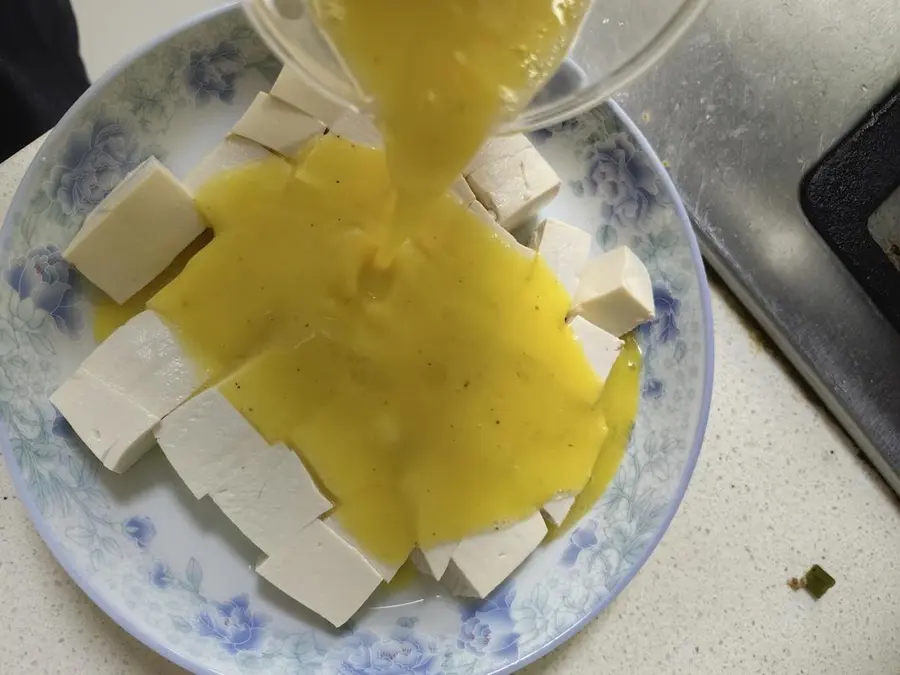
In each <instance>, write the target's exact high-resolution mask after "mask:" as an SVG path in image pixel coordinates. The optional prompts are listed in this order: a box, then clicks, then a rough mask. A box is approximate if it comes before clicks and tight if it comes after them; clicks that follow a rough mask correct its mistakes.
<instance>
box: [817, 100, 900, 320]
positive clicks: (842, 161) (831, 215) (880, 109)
mask: <svg viewBox="0 0 900 675" xmlns="http://www.w3.org/2000/svg"><path fill="white" fill-rule="evenodd" d="M898 188H900V85H898V86H897V88H895V89H894V90H893V91H892V92H891V93H890V94H889V95H888V96H887V97H886V98H885V99H884V100H883V101H882V102H881V103H879V104H878V105H877V106H876V107H875V108H874V109H872V110H871V111H870V112H869V113H868V114H867V115H866V116H865V117H864V118H863V120H862V121H861V122H860V123H859V124H858V125H857V126H856V128H855V129H853V131H851V132H850V133H849V134H847V136H845V137H844V138H843V139H841V140H840V141H839V142H838V143H837V144H836V145H835V146H834V147H833V148H832V149H831V150H829V152H828V153H827V154H826V155H825V157H823V158H822V160H821V161H820V162H819V163H818V164H817V165H816V166H815V167H814V168H813V169H812V170H811V171H810V172H809V173H808V174H807V175H806V176H805V177H804V179H803V182H802V183H801V187H800V200H801V204H802V206H803V211H804V212H805V214H806V217H807V218H808V219H809V222H810V223H811V224H812V225H813V227H815V228H816V230H818V232H819V234H820V235H821V236H822V238H823V239H824V240H825V241H826V242H827V243H828V245H829V246H830V247H831V249H832V250H833V251H834V253H835V254H837V256H838V257H839V258H840V260H841V262H843V263H844V265H845V266H846V267H847V269H848V270H849V271H850V272H851V274H853V276H854V277H855V278H856V280H857V281H858V282H859V283H860V285H861V286H862V287H863V288H864V289H865V291H866V292H867V293H868V294H869V297H870V298H871V299H872V301H873V302H874V303H875V305H876V307H878V309H879V310H880V311H881V313H882V314H883V315H884V316H885V318H887V319H888V321H890V322H891V324H893V326H894V328H895V329H897V330H898V331H900V190H898Z"/></svg>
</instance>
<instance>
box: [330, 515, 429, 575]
mask: <svg viewBox="0 0 900 675" xmlns="http://www.w3.org/2000/svg"><path fill="white" fill-rule="evenodd" d="M322 522H324V523H325V524H326V525H327V526H328V527H329V528H330V529H331V531H332V532H334V533H335V534H337V535H338V536H339V537H340V538H341V539H343V540H344V541H346V542H347V543H348V544H349V545H350V546H352V547H353V548H354V549H356V550H357V551H359V554H360V555H361V556H362V557H363V558H365V559H366V561H367V562H368V563H369V564H370V565H371V566H372V567H374V568H375V570H376V571H377V572H378V574H379V575H380V576H381V578H382V579H383V580H384V581H390V580H391V579H393V578H394V577H395V576H396V575H397V571H398V570H399V569H400V568H401V567H403V563H405V562H406V559H405V558H404V559H403V560H401V561H400V562H399V563H389V562H385V561H384V560H380V559H379V558H376V557H375V556H373V555H370V554H369V553H368V552H367V551H366V550H365V549H364V548H363V547H362V546H361V545H360V544H359V542H358V541H357V540H356V539H355V538H354V537H353V535H351V534H350V533H349V532H347V530H345V529H344V528H343V527H342V526H341V524H340V523H339V522H338V519H337V517H336V516H335V515H330V516H328V517H327V518H323V519H322ZM411 552H412V547H410V553H411Z"/></svg>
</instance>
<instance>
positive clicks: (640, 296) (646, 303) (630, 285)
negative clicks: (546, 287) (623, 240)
mask: <svg viewBox="0 0 900 675" xmlns="http://www.w3.org/2000/svg"><path fill="white" fill-rule="evenodd" d="M573 305H574V307H573V309H574V311H575V313H577V314H578V315H580V316H583V317H584V318H585V319H587V320H588V321H590V322H591V323H592V324H594V325H595V326H599V327H600V328H602V329H603V330H605V331H607V332H609V333H612V334H613V335H618V336H622V335H625V334H626V333H628V332H629V331H631V330H633V329H634V328H636V327H637V326H639V325H640V324H642V323H644V322H646V321H649V320H650V319H652V318H653V317H654V315H655V314H656V311H655V307H654V303H653V284H652V282H651V281H650V273H649V272H648V271H647V268H646V267H645V266H644V263H642V262H641V259H640V258H638V257H637V256H636V255H635V254H634V253H633V252H632V250H631V249H630V248H628V247H627V246H620V247H618V248H614V249H613V250H611V251H607V252H606V253H603V254H602V255H600V256H597V257H596V258H592V259H591V260H589V261H588V264H587V265H586V266H585V268H584V270H583V271H582V272H581V281H580V283H579V284H578V288H577V289H576V291H575V299H574V302H573Z"/></svg>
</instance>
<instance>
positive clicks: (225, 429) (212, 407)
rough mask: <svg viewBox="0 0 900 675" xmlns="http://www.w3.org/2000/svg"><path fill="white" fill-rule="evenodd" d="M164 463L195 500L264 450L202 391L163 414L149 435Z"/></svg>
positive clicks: (229, 408)
mask: <svg viewBox="0 0 900 675" xmlns="http://www.w3.org/2000/svg"><path fill="white" fill-rule="evenodd" d="M155 434H156V441H157V443H159V447H160V448H162V451H163V453H164V454H165V456H166V459H168V460H169V463H170V464H171V465H172V468H174V469H175V471H176V473H178V476H179V477H180V478H181V480H183V481H184V483H185V485H187V486H188V488H189V489H190V491H191V493H192V494H193V495H194V497H196V498H197V499H200V498H201V497H204V496H206V495H208V494H212V493H214V492H216V491H217V490H219V489H221V488H222V487H223V486H224V485H225V481H226V478H227V477H228V476H229V474H230V473H231V472H232V471H233V470H234V469H235V468H237V467H240V466H243V465H245V464H246V463H248V462H250V461H252V460H253V458H256V457H262V456H264V453H265V452H266V451H267V450H268V449H269V444H268V443H266V440H265V439H264V438H263V437H262V436H261V435H260V434H259V432H257V431H256V429H254V428H253V425H252V424H250V422H248V421H247V418H245V417H244V416H243V415H242V414H241V412H240V411H239V410H237V409H236V408H235V407H234V406H233V405H231V403H230V402H229V401H228V399H226V398H225V397H224V396H223V395H222V394H221V393H220V392H219V391H218V390H216V389H207V390H206V391H203V392H201V393H199V394H197V395H196V396H195V397H194V398H192V399H191V400H190V401H188V402H187V403H185V404H183V405H182V406H180V407H179V408H177V409H176V410H175V411H174V412H171V413H170V414H168V415H167V416H166V417H165V418H164V419H163V420H162V422H161V423H160V424H159V427H158V428H157V429H156V431H155Z"/></svg>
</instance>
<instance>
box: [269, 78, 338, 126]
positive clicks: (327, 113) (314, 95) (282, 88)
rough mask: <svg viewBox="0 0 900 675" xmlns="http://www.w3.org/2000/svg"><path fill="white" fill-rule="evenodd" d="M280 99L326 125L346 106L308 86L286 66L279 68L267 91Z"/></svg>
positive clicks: (336, 117)
mask: <svg viewBox="0 0 900 675" xmlns="http://www.w3.org/2000/svg"><path fill="white" fill-rule="evenodd" d="M269 94H270V95H271V96H274V97H275V98H277V99H278V100H280V101H284V102H285V103H287V104H288V105H291V106H293V107H294V108H296V109H297V110H301V111H302V112H305V113H306V114H307V115H309V116H310V117H314V118H315V119H317V120H319V121H320V122H322V124H324V125H325V126H326V127H329V126H331V125H332V124H334V123H335V122H336V121H337V119H338V117H340V116H341V113H343V112H344V110H346V108H345V107H344V106H342V105H340V104H339V103H335V102H334V101H332V100H331V99H329V98H326V97H325V96H323V95H322V94H320V93H319V92H318V91H316V90H315V89H313V88H312V87H310V86H309V85H308V84H307V83H306V82H305V81H304V80H303V78H301V77H300V76H299V75H297V74H296V73H295V72H294V71H292V70H291V69H290V68H288V67H284V68H282V69H281V73H280V74H279V75H278V79H276V80H275V84H273V85H272V90H271V91H270V92H269Z"/></svg>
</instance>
